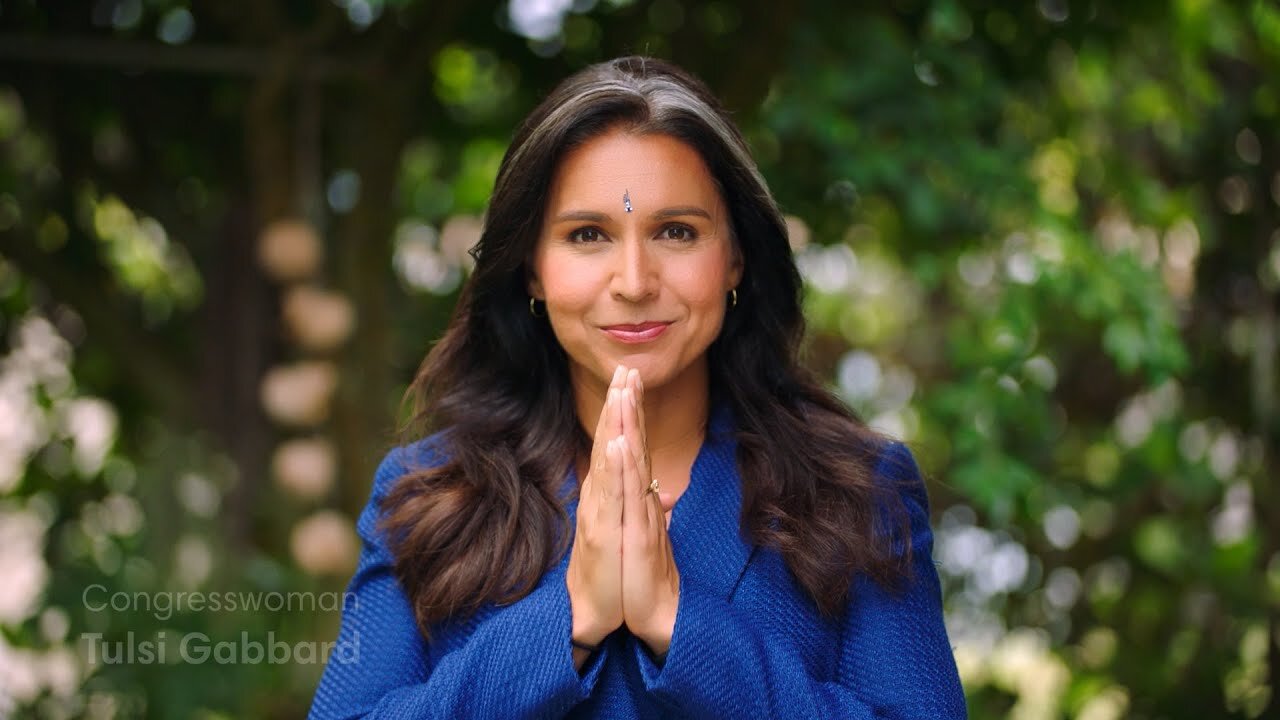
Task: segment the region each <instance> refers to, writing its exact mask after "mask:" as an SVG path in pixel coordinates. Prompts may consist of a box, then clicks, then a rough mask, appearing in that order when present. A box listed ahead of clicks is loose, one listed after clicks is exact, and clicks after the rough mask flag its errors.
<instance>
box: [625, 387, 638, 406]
mask: <svg viewBox="0 0 1280 720" xmlns="http://www.w3.org/2000/svg"><path fill="white" fill-rule="evenodd" d="M622 392H623V393H624V394H626V396H627V401H628V402H630V403H631V407H635V406H636V394H635V393H633V392H631V388H627V389H626V390H623V391H622Z"/></svg>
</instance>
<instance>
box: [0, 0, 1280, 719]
mask: <svg viewBox="0 0 1280 720" xmlns="http://www.w3.org/2000/svg"><path fill="white" fill-rule="evenodd" d="M635 51H641V52H648V53H651V54H654V55H659V56H664V57H669V58H672V59H674V60H676V61H677V62H679V63H681V64H683V65H685V66H686V67H688V68H689V69H691V70H693V71H694V72H696V73H698V74H699V75H701V76H703V77H704V78H705V79H706V80H707V81H708V82H709V83H710V84H711V85H712V86H713V88H714V89H715V90H716V91H717V93H719V94H720V95H721V96H722V97H723V98H724V100H725V102H726V104H727V105H728V106H729V107H730V108H731V110H733V112H734V113H735V116H736V117H737V118H738V120H739V123H740V124H741V126H742V128H743V131H744V133H745V134H746V136H747V138H748V140H749V142H750V143H751V145H752V147H753V149H754V151H755V153H756V155H757V157H758V159H759V160H760V163H761V167H762V169H763V171H764V173H765V176H766V177H767V178H768V180H769V183H770V185H771V187H772V189H773V191H774V193H775V195H776V196H777V198H778V200H779V202H780V204H781V205H782V207H783V209H784V211H785V212H786V213H787V214H788V216H789V219H790V221H791V223H792V228H793V238H792V239H793V243H795V245H796V247H797V256H798V261H799V263H800V266H801V269H802V272H803V273H804V275H805V278H806V281H807V287H808V296H807V299H806V303H807V305H806V308H807V313H808V316H809V319H810V323H811V328H810V330H811V332H810V337H809V343H808V346H807V352H808V358H809V360H810V362H811V363H812V364H813V365H814V366H815V367H816V368H818V369H820V370H821V371H822V372H824V373H826V374H827V375H828V376H829V377H830V378H831V381H832V383H833V386H834V387H836V388H837V389H838V390H839V391H840V392H841V393H842V395H843V396H844V397H845V398H846V399H847V400H848V402H849V403H850V404H851V405H852V406H853V407H854V408H856V409H857V410H858V412H859V413H860V414H862V416H863V417H864V418H866V419H867V420H868V421H869V422H872V423H873V424H874V425H875V426H877V427H880V428H883V429H885V430H887V431H889V432H892V433H894V434H897V435H900V436H902V437H904V438H905V439H907V440H908V441H909V442H910V443H911V444H912V446H913V447H914V448H915V449H916V451H917V453H918V455H919V456H920V458H921V463H922V466H923V467H924V468H925V470H926V472H927V474H928V475H929V477H930V482H931V487H930V490H931V496H932V499H933V505H934V510H935V526H936V528H937V545H936V548H935V559H936V560H937V561H938V564H939V571H940V573H941V575H942V578H943V583H944V589H945V592H946V599H947V612H948V617H947V619H948V626H949V629H950V632H951V634H952V639H953V642H954V643H955V645H956V655H957V661H958V663H959V665H960V668H961V672H962V676H963V679H964V682H965V686H966V693H967V694H968V697H969V702H970V711H971V716H972V717H974V718H976V719H982V718H1018V719H1026V718H1060V717H1070V718H1083V719H1086V720H1103V719H1106V718H1120V717H1133V718H1197V719H1198V718H1204V717H1241V718H1257V717H1264V716H1271V715H1273V714H1274V713H1275V712H1276V708H1277V707H1280V699H1278V698H1276V694H1275V690H1276V685H1277V682H1278V681H1280V644H1278V643H1280V621H1278V620H1280V497H1277V492H1276V489H1275V487H1274V480H1275V478H1276V477H1280V363H1277V349H1278V347H1280V320H1278V319H1277V310H1278V309H1280V307H1278V306H1280V131H1278V130H1277V128H1280V9H1277V7H1276V6H1275V5H1274V4H1273V3H1271V2H1267V1H1265V0H1251V1H1250V0H1244V1H1241V2H1227V1H1225V0H1217V1H1215V0H1175V1H1174V2H1171V3H1155V2H1148V1H1146V0H1142V1H1139V2H1132V3H1102V2H1096V1H1094V2H1074V1H1070V0H1039V1H1038V2H1036V3H1027V4H1024V5H1023V6H1020V7H1014V6H1010V5H1008V4H1001V3H991V2H982V1H979V0H895V2H891V3H881V4H874V5H872V6H868V7H860V6H857V5H851V4H849V3H843V2H836V1H835V0H809V2H803V3H788V4H778V3H768V2H764V1H763V0H755V1H746V2H741V3H731V2H723V1H721V2H679V1H678V0H654V1H653V2H646V1H644V0H610V1H607V2H577V3H568V2H565V3H559V4H557V3H528V2H520V1H518V0H515V1H513V2H511V3H510V4H505V3H500V4H496V5H494V4H488V3H471V4H466V3H461V2H458V3H425V2H421V1H419V0H397V1H396V2H391V1H383V0H341V2H338V1H336V0H335V1H333V2H328V1H326V2H320V3H274V2H226V1H223V2H208V1H205V2H202V1H199V0H192V1H191V2H184V1H182V0H166V1H164V2H150V1H148V2H145V3H144V2H141V0H100V1H98V2H95V3H91V4H86V5H83V6H81V5H78V4H71V5H69V6H67V7H62V6H56V7H55V6H50V5H48V4H45V3H36V2H34V0H21V1H17V2H6V3H4V4H3V6H0V69H3V73H2V74H0V308H3V315H2V320H3V326H2V329H3V330H4V335H5V341H4V345H3V348H2V349H3V360H2V361H0V363H2V364H0V427H3V428H5V433H4V435H5V440H4V445H3V447H2V448H0V539H2V542H0V576H3V577H5V578H6V579H5V582H4V588H3V589H0V628H2V629H3V634H2V635H0V679H2V678H6V677H7V679H8V682H7V687H8V688H9V690H8V691H7V694H5V691H0V715H3V714H5V713H8V712H21V713H22V714H30V715H33V716H41V717H68V716H92V717H107V716H112V715H118V716H126V717H130V716H136V715H143V714H146V715H151V716H156V717H171V716H172V717H179V716H182V717H186V716H198V717H277V716H278V717H295V716H300V715H302V714H303V713H304V712H305V709H306V707H307V705H308V703H309V699H310V694H311V692H312V690H313V688H314V685H315V682H316V681H317V679H318V673H319V671H320V666H319V665H317V664H308V663H298V662H295V663H283V664H270V663H268V664H245V663H232V664H226V665H220V664H215V663H208V664H192V663H183V662H170V663H167V664H164V665H156V664H146V663H116V664H110V663H105V664H104V663H99V664H97V665H95V666H92V667H88V666H86V665H85V662H84V660H85V658H86V657H87V654H86V653H87V651H86V647H85V641H84V634H85V633H101V634H102V635H101V637H102V638H103V639H105V640H114V641H125V640H126V639H127V638H128V637H129V633H133V634H134V636H136V637H137V638H140V639H141V638H154V637H156V636H157V635H159V634H160V633H166V634H167V637H169V638H171V639H172V638H177V637H180V636H182V635H183V634H190V633H203V634H205V635H207V636H209V637H210V638H212V639H214V640H234V639H236V638H237V637H238V636H239V634H240V633H241V632H247V633H248V634H249V635H250V636H253V637H257V638H264V637H265V636H266V634H267V633H268V632H272V633H275V634H276V635H277V636H279V637H282V638H286V639H288V640H289V641H290V642H303V643H305V642H316V641H325V640H329V639H331V638H332V637H333V635H334V632H335V628H336V623H337V619H338V613H337V612H336V610H334V609H333V608H327V609H326V608H312V609H310V610H302V609H293V610H286V611H278V612H271V611H265V610H259V611H245V610H243V609H241V610H237V611H223V612H210V611H203V612H202V611H197V610H190V609H187V610H184V611H179V612H174V613H159V612H156V611H155V609H154V608H149V609H148V608H140V607H138V606H137V603H134V604H133V605H131V606H130V607H128V608H126V609H124V610H120V611H110V612H107V611H102V610H101V609H98V610H95V609H94V608H93V607H90V605H92V603H89V602H86V599H85V598H86V595H85V592H86V589H87V588H101V591H100V592H101V593H103V596H107V595H109V594H110V593H115V592H120V593H124V594H126V596H129V597H138V595H137V594H139V593H142V594H144V595H145V594H148V593H151V594H155V593H172V592H178V591H204V592H227V591H244V592H250V593H259V594H265V593H272V592H275V593H289V592H295V593H316V594H321V593H331V594H332V593H336V592H340V591H341V590H342V589H343V587H344V583H345V580H346V578H347V573H348V572H349V565H347V566H344V565H343V563H344V562H347V563H349V561H350V555H351V553H352V552H353V551H352V548H351V545H350V542H351V536H350V530H349V526H350V523H351V521H352V518H354V516H355V514H356V513H357V512H358V511H359V509H360V507H361V505H362V504H363V502H364V500H365V498H366V497H367V492H368V486H369V482H370V478H371V471H372V467H373V463H374V462H375V461H376V460H377V458H378V457H379V456H380V454H381V451H382V450H383V449H384V447H385V443H386V442H388V441H389V440H388V439H389V437H390V435H389V432H390V430H391V427H392V425H393V423H394V421H395V419H396V418H397V417H398V415H397V413H398V411H399V410H398V405H397V401H398V399H399V397H400V394H401V392H402V391H403V389H404V387H405V386H406V384H407V383H408V381H409V380H410V379H411V377H412V373H413V369H414V368H415V367H416V365H417V363H418V362H419V360H420V359H421V357H422V355H423V353H424V352H425V350H426V349H427V348H428V347H429V345H430V343H431V341H432V340H433V339H434V338H435V337H437V336H438V334H439V332H440V330H441V329H442V327H443V324H444V322H445V320H446V319H447V317H448V313H449V310H450V308H451V307H452V303H453V300H454V298H455V297H456V292H457V287H458V282H459V279H460V278H461V277H462V275H463V274H464V273H465V272H466V268H467V264H466V263H467V258H466V253H465V250H466V248H467V247H469V245H470V243H471V242H473V241H474V238H475V233H476V231H477V227H478V217H479V216H481V215H482V213H483V211H484V206H485V202H486V200H487V197H488V193H489V191H490V188H491V187H492V181H493V176H494V174H495V172H496V168H497V164H498V162H499V160H500V158H501V155H502V152H503V150H504V149H505V146H506V143H507V140H508V138H509V137H510V133H511V131H512V128H513V126H514V123H515V122H516V121H518V119H519V118H520V117H521V116H522V115H523V114H524V113H525V112H527V111H528V110H529V109H530V108H531V107H532V106H533V105H534V104H535V103H536V102H537V100H538V99H539V98H541V97H542V96H543V95H544V94H545V93H546V92H547V91H548V90H549V89H550V88H551V87H552V86H553V84H554V83H555V82H556V81H557V80H558V79H559V78H561V77H563V76H564V75H565V74H567V73H568V72H571V71H572V70H573V69H576V68H578V67H581V66H582V65H583V64H585V63H588V62H594V61H597V60H601V59H605V58H607V57H611V56H613V55H617V54H623V53H627V52H635ZM292 217H300V218H302V219H304V220H305V221H307V222H308V223H310V225H311V226H312V227H314V228H316V230H317V231H318V233H319V237H320V240H321V247H322V250H323V255H322V257H321V258H320V261H319V262H320V266H319V269H318V270H315V271H313V272H312V273H311V274H309V275H307V276H306V278H305V279H304V281H303V282H305V283H310V284H313V285H323V286H330V287H333V288H335V289H336V292H338V293H341V294H342V295H343V296H344V297H346V298H348V299H349V300H350V301H351V303H352V304H353V305H354V307H355V308H356V311H357V312H356V316H357V318H358V319H357V321H356V326H355V330H354V336H353V337H352V338H351V339H350V340H349V341H348V342H347V343H346V345H345V346H343V347H342V348H339V349H329V350H319V351H317V350H314V349H312V350H308V349H306V347H305V346H304V344H302V343H300V341H299V340H298V336H297V335H296V334H291V332H292V331H291V330H290V327H289V318H288V310H287V308H288V302H289V301H288V293H287V292H286V290H287V289H288V287H290V286H289V285H288V283H284V282H282V281H279V279H278V278H275V279H268V276H269V275H270V273H268V272H266V271H265V270H264V266H263V264H262V262H263V261H261V260H260V258H259V256H258V252H259V250H258V245H257V244H258V242H259V232H260V231H261V230H262V228H264V227H267V226H269V224H270V223H271V222H273V221H276V220H279V219H282V218H292ZM282 303H283V307H284V308H285V309H284V310H282ZM302 360H311V361H315V360H319V361H321V362H324V363H332V364H333V366H334V367H336V368H337V369H338V377H339V387H338V389H337V391H336V394H335V395H334V396H333V398H332V401H331V402H330V404H328V405H325V407H326V408H327V409H326V411H325V414H324V416H323V418H321V419H319V420H315V421H312V422H310V423H303V424H302V425H301V426H297V425H292V426H291V425H288V424H287V423H281V422H278V421H277V420H276V419H273V418H271V417H268V413H266V412H264V410H263V403H264V402H265V400H264V397H265V396H266V395H267V394H268V393H267V392H266V391H265V390H263V389H262V388H261V387H260V384H259V383H260V379H261V378H262V377H263V376H264V375H265V374H267V373H268V371H269V370H271V369H272V368H274V367H277V366H280V365H282V364H288V363H293V362H298V361H302ZM299 438H301V439H304V440H305V439H314V438H322V439H324V441H325V442H330V441H331V442H332V445H333V447H334V448H336V460H335V461H334V462H335V463H336V467H335V472H336V478H337V481H336V483H335V484H334V485H333V486H332V487H330V486H321V487H319V489H318V490H317V489H310V490H308V489H307V488H306V487H302V488H299V487H298V486H296V485H292V486H291V485H290V484H289V483H288V482H284V481H282V480H281V479H280V471H279V469H278V468H277V467H276V466H275V465H273V458H274V457H277V456H276V455H273V453H274V452H275V450H274V448H278V447H279V446H281V444H283V443H285V442H286V441H289V440H290V439H295V440H296V439H299ZM333 510H337V511H338V512H340V513H343V515H339V516H335V515H334V514H333ZM334 517H338V518H341V519H342V522H341V523H338V525H339V526H341V527H339V528H338V529H335V528H334V523H333V522H332V519H333V518H334ZM343 528H346V529H345V530H343ZM344 533H345V534H344ZM299 538H302V539H303V540H305V542H302V541H300V540H299ZM317 538H318V539H319V540H321V541H322V542H319V543H318V545H320V546H322V547H323V548H328V550H325V552H327V553H328V555H320V556H317V555H316V554H315V553H314V552H313V553H311V554H308V553H307V552H306V548H308V547H314V546H316V545H317V543H314V542H311V541H312V540H313V539H317ZM94 592H99V591H98V590H96V589H95V590H94ZM0 686H4V683H3V682H2V680H0Z"/></svg>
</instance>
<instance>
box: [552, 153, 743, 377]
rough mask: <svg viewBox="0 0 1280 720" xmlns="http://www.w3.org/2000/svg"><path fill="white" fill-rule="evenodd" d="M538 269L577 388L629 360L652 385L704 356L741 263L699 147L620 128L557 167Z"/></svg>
mask: <svg viewBox="0 0 1280 720" xmlns="http://www.w3.org/2000/svg"><path fill="white" fill-rule="evenodd" d="M531 270H532V273H531V278H530V281H529V293H530V295H531V296H533V297H534V298H536V299H538V300H543V301H545V302H546V308H547V318H548V320H550V322H551V327H552V330H553V331H554V332H555V335H556V338H557V340H559V342H560V345H561V346H562V347H563V348H564V349H565V352H566V353H567V354H568V356H569V362H570V373H571V376H572V378H573V380H574V385H575V387H581V386H582V383H584V382H587V383H594V384H598V385H608V383H609V379H610V378H611V377H612V376H613V371H614V368H615V367H616V366H617V365H618V364H619V363H623V364H625V365H627V366H628V367H634V368H636V369H638V370H639V371H640V376H641V378H642V379H643V380H644V383H645V387H646V389H649V388H658V387H661V386H662V385H665V384H667V383H669V382H671V381H672V380H674V379H676V378H678V377H680V376H681V374H682V373H685V372H686V371H688V370H690V368H695V367H696V366H697V365H698V364H700V363H701V362H703V359H704V355H705V353H706V350H707V348H708V347H709V346H710V345H711V342H712V341H713V340H715V338H716V335H717V334H719V332H720V327H721V325H722V323H723V322H724V314H725V310H726V297H727V294H728V292H729V290H731V289H732V288H734V287H736V286H737V284H738V281H739V280H740V279H741V276H742V263H741V260H740V259H739V255H738V253H737V252H736V250H735V248H734V243H733V239H732V237H731V230H730V222H729V216H728V211H727V210H726V208H725V205H724V201H723V199H722V198H721V197H720V193H719V191H718V190H717V189H716V186H715V183H714V182H713V180H712V178H711V174H710V172H709V171H708V169H707V167H706V164H705V163H704V162H703V160H702V157H701V156H700V155H699V154H698V152H697V151H696V150H694V149H693V148H692V147H690V146H689V145H686V144H685V143H683V142H681V141H680V140H676V139H675V138H672V137H670V136H667V135H633V134H629V133H627V132H625V131H621V130H615V131H610V132H607V133H606V134H603V135H599V136H597V137H595V138H593V139H591V140H589V141H587V142H586V143H584V144H582V145H580V146H578V147H577V148H575V149H574V150H572V151H571V152H569V153H568V154H566V155H565V157H564V158H563V160H562V161H561V163H560V166H559V167H558V168H557V169H556V174H555V177H554V179H553V181H552V186H551V192H550V197H549V199H548V203H547V208H546V212H545V214H544V218H543V222H542V229H541V233H540V235H539V237H538V243H537V247H536V248H535V250H534V256H533V262H532V268H531Z"/></svg>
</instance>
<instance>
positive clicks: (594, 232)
mask: <svg viewBox="0 0 1280 720" xmlns="http://www.w3.org/2000/svg"><path fill="white" fill-rule="evenodd" d="M599 241H600V228H594V227H584V228H578V229H577V230H574V231H573V232H571V233H569V242H575V243H593V242H599Z"/></svg>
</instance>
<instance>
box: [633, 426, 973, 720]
mask: <svg viewBox="0 0 1280 720" xmlns="http://www.w3.org/2000/svg"><path fill="white" fill-rule="evenodd" d="M876 472H877V479H878V480H887V481H889V482H892V483H895V484H897V485H898V486H899V487H900V488H902V489H901V495H902V499H903V502H904V504H905V505H906V509H907V511H908V513H909V514H910V518H911V541H912V573H911V574H912V577H911V578H910V581H911V582H910V584H909V585H907V586H906V588H905V589H904V591H903V592H902V593H901V594H897V595H895V594H893V593H892V592H890V591H886V590H884V589H882V588H880V587H879V586H878V585H876V584H875V583H874V582H872V581H870V580H867V579H866V578H864V577H862V576H859V578H858V580H857V581H855V584H854V587H853V591H852V594H851V597H850V602H849V605H848V608H847V611H846V614H845V617H844V621H843V627H842V638H843V639H842V642H841V657H840V663H839V670H838V673H837V675H836V677H835V678H834V679H830V680H828V679H818V678H814V677H811V676H810V675H809V674H808V671H807V670H806V669H805V666H804V665H803V663H802V662H801V659H800V658H799V657H797V656H794V655H793V654H790V653H786V652H784V651H782V650H781V649H779V648H777V647H770V646H769V645H768V644H766V642H765V641H764V639H763V636H762V635H761V633H760V632H759V630H757V629H756V627H755V626H754V625H753V624H752V622H751V619H750V618H749V617H746V616H744V614H743V613H742V611H741V610H740V609H739V608H737V607H735V606H734V605H733V604H732V603H731V602H729V601H727V600H725V599H724V598H721V597H719V596H716V595H713V594H710V593H707V592H705V591H703V590H702V589H701V588H699V587H698V586H697V585H686V584H685V583H684V581H683V578H682V579H681V585H680V605H679V608H678V609H677V611H676V623H675V629H674V631H673V633H672V637H671V645H670V647H669V648H668V651H667V655H666V659H665V662H663V663H662V664H661V666H659V665H658V664H657V663H656V662H655V659H654V657H653V656H652V655H651V654H650V653H649V651H648V650H647V648H644V647H643V643H638V645H641V646H642V647H641V648H640V649H639V650H638V651H637V653H636V654H637V656H638V658H639V663H640V670H641V676H642V677H643V678H644V682H645V685H646V687H647V688H648V689H649V691H650V692H653V693H654V694H655V695H656V696H657V697H658V698H660V699H662V700H663V701H665V702H667V703H669V704H671V705H672V706H674V707H676V708H679V709H680V710H681V711H683V712H684V713H687V714H689V715H691V716H694V717H700V718H713V717H724V718H730V717H732V718H737V717H774V718H815V717H822V718H847V719H850V720H853V719H855V718H856V719H857V720H870V719H872V718H893V719H894V720H908V719H916V718H919V719H920V720H924V719H926V718H927V719H928V720H950V719H953V718H965V717H966V716H967V715H966V709H965V700H964V693H963V691H962V689H961V686H960V677H959V674H958V672H957V671H956V664H955V659H954V656H953V654H952V649H951V645H950V643H949V641H948V639H947V632H946V628H945V627H944V625H943V621H942V597H941V587H940V585H939V582H938V574H937V570H936V569H935V568H934V565H933V557H932V550H933V534H932V532H931V530H930V528H929V506H928V498H927V495H926V493H925V488H924V484H923V482H922V481H921V479H920V471H919V469H918V468H917V466H916V463H915V460H914V458H913V457H912V455H911V452H910V451H909V450H908V449H907V448H906V446H905V445H902V444H901V443H893V444H891V445H889V446H888V447H887V449H886V450H884V451H883V452H882V453H881V456H880V458H879V460H878V462H877V469H876Z"/></svg>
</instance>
